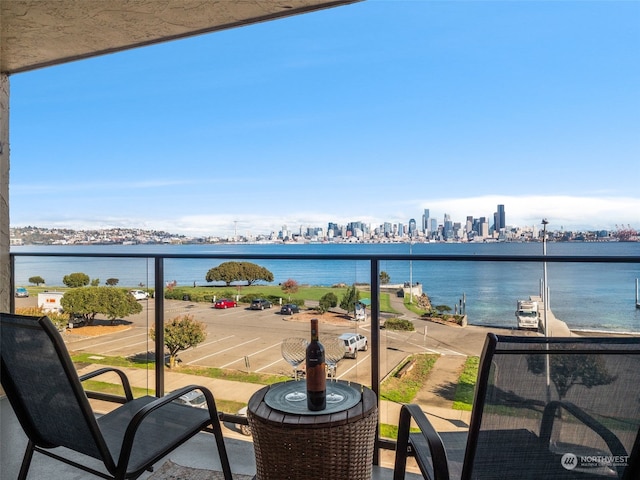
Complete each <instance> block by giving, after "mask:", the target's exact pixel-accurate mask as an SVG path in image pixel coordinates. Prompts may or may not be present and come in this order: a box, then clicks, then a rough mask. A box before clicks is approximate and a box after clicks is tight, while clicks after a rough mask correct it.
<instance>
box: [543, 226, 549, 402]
mask: <svg viewBox="0 0 640 480" xmlns="http://www.w3.org/2000/svg"><path fill="white" fill-rule="evenodd" d="M548 223H549V222H548V221H547V219H546V218H543V219H542V256H543V257H546V256H547V224H548ZM542 303H543V304H544V311H543V314H542V315H543V321H544V336H545V338H547V337H548V336H549V324H548V323H547V309H548V308H549V290H548V288H547V262H546V261H544V262H542ZM546 348H547V350H548V349H549V344H548V343H547V344H546ZM545 370H546V377H547V378H546V380H547V403H549V402H550V401H551V364H550V358H549V355H545Z"/></svg>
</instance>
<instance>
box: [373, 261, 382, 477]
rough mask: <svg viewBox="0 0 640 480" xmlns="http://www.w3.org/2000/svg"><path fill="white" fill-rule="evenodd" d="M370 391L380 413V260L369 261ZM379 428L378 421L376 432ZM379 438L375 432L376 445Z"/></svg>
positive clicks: (375, 455)
mask: <svg viewBox="0 0 640 480" xmlns="http://www.w3.org/2000/svg"><path fill="white" fill-rule="evenodd" d="M371 389H372V390H373V391H374V393H375V394H376V402H377V404H378V411H380V260H379V259H377V258H372V259H371ZM379 428H380V421H379V420H378V426H377V427H376V429H377V430H379ZM379 437H380V433H379V431H376V443H377V440H378V438H379ZM379 461H380V449H379V447H377V446H376V448H375V449H374V450H373V464H374V465H379Z"/></svg>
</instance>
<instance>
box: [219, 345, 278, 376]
mask: <svg viewBox="0 0 640 480" xmlns="http://www.w3.org/2000/svg"><path fill="white" fill-rule="evenodd" d="M280 345H281V342H278V343H274V344H273V345H271V346H269V347H266V348H263V349H262V350H258V351H257V352H253V353H250V354H249V355H247V356H248V357H251V355H257V354H259V353H262V352H266V351H267V350H270V349H272V348H274V347H279V346H280ZM244 358H245V357H242V358H238V359H237V360H234V361H232V362H229V363H225V364H224V365H220V367H219V368H226V367H228V366H229V365H233V364H234V363H238V362H244ZM274 363H277V362H274ZM258 371H259V370H256V372H258Z"/></svg>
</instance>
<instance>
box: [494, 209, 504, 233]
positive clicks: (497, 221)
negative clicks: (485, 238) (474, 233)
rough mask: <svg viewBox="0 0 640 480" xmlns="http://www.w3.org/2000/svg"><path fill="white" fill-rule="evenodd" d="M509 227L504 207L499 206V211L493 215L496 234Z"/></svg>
mask: <svg viewBox="0 0 640 480" xmlns="http://www.w3.org/2000/svg"><path fill="white" fill-rule="evenodd" d="M506 226H507V224H506V221H505V213H504V205H498V211H497V212H496V213H494V215H493V229H494V231H496V232H499V231H500V230H503V229H505V228H506Z"/></svg>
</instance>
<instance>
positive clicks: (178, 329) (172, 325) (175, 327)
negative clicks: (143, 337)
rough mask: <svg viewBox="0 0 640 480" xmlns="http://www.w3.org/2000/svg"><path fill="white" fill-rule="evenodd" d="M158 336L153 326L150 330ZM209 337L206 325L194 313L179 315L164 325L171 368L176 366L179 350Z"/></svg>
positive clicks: (150, 334)
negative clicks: (198, 320) (195, 317)
mask: <svg viewBox="0 0 640 480" xmlns="http://www.w3.org/2000/svg"><path fill="white" fill-rule="evenodd" d="M149 336H150V337H151V339H152V340H155V338H156V332H155V330H154V329H153V328H151V330H150V331H149ZM206 337H207V332H206V325H205V324H204V323H202V322H197V321H196V320H194V318H193V315H179V316H177V317H175V318H173V319H172V320H171V321H170V322H169V323H165V325H164V345H165V347H167V350H169V368H173V367H175V364H176V357H177V355H178V353H179V352H181V351H183V350H186V349H188V348H191V347H195V346H197V345H198V344H200V343H202V342H203V341H204V339H205V338H206Z"/></svg>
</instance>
